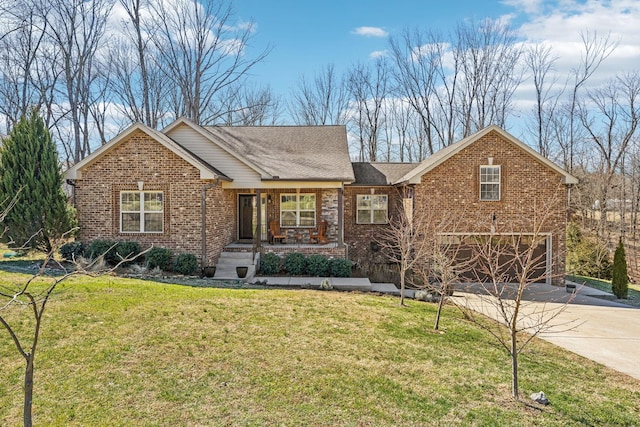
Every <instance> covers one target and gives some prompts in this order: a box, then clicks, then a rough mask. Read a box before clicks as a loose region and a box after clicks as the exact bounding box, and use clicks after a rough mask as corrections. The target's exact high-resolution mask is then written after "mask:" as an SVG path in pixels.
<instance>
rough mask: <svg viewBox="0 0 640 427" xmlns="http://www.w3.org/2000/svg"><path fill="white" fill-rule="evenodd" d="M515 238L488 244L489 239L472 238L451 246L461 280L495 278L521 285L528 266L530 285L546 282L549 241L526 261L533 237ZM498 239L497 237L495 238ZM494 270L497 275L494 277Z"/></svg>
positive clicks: (534, 251) (538, 247) (484, 280)
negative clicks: (524, 270)
mask: <svg viewBox="0 0 640 427" xmlns="http://www.w3.org/2000/svg"><path fill="white" fill-rule="evenodd" d="M527 237H528V236H514V237H511V236H509V238H507V239H504V238H503V239H502V240H501V241H495V240H494V241H492V242H491V244H489V243H488V241H487V238H488V236H486V237H485V236H469V237H467V238H465V239H461V240H463V241H462V242H461V243H460V244H457V245H452V246H451V247H450V253H451V254H452V256H454V257H455V258H456V260H457V264H458V265H459V266H460V268H459V271H458V273H459V275H460V276H461V278H462V279H464V280H468V281H473V282H478V281H480V282H490V281H492V276H495V277H496V279H497V280H499V281H500V282H518V281H519V280H518V277H520V276H521V275H522V271H523V269H524V267H528V272H527V282H530V283H533V282H542V283H544V282H545V281H546V273H547V242H546V240H545V241H543V242H541V243H540V244H538V245H537V246H536V247H535V248H534V249H533V252H531V258H530V261H527V257H528V255H529V254H528V253H527V252H528V250H529V248H530V244H531V238H527ZM494 239H495V236H494ZM491 271H496V272H497V273H494V274H492V273H491Z"/></svg>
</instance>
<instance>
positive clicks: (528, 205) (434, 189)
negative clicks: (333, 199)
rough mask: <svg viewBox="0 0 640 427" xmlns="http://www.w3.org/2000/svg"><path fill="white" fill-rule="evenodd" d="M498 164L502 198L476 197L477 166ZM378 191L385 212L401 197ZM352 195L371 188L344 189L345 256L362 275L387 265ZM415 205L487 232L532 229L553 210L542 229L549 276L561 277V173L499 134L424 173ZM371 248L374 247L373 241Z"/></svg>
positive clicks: (374, 230) (373, 228)
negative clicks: (359, 220) (384, 198)
mask: <svg viewBox="0 0 640 427" xmlns="http://www.w3.org/2000/svg"><path fill="white" fill-rule="evenodd" d="M489 157H491V158H493V164H494V165H499V166H500V167H501V198H500V200H499V201H480V195H479V193H480V182H479V170H480V166H481V165H488V163H489V160H488V158H489ZM374 189H375V193H376V194H383V193H384V194H387V193H388V194H389V195H390V196H393V197H390V203H389V213H390V214H392V212H393V209H394V206H397V203H399V201H400V200H401V198H400V196H399V194H398V192H397V190H395V189H394V188H392V187H375V188H374ZM356 194H370V188H366V187H349V186H346V187H345V241H346V243H347V244H348V246H349V257H350V258H351V259H352V260H353V261H354V262H357V263H358V265H359V266H360V267H361V268H363V270H364V272H365V274H366V273H367V272H368V270H374V269H375V268H374V267H378V268H379V267H380V265H382V264H381V263H383V262H384V263H388V261H386V260H385V258H386V257H385V256H384V255H383V254H381V253H380V251H377V252H376V251H375V250H374V249H372V245H371V242H374V241H375V240H376V238H377V236H379V232H380V230H381V227H383V226H379V225H358V224H356V223H355V221H356V220H355V215H356V211H355V203H356ZM414 203H415V205H416V207H417V209H419V206H420V205H422V204H425V205H426V204H428V205H429V206H430V208H431V212H433V214H434V215H436V216H435V217H436V218H439V217H440V218H456V219H460V221H458V222H456V228H455V229H452V230H443V231H451V232H468V233H470V234H472V233H487V232H489V231H490V230H491V225H492V223H493V218H494V216H495V218H496V222H495V224H494V227H495V229H496V231H498V232H504V233H508V232H522V233H526V232H530V231H531V227H532V225H531V221H532V218H534V217H535V215H536V213H537V214H539V213H540V211H541V210H542V207H543V206H548V207H550V208H551V212H552V213H551V215H549V216H548V218H547V221H545V223H544V224H543V226H542V230H541V231H542V232H547V233H551V234H552V254H553V270H552V280H553V282H556V283H561V282H562V281H563V275H564V269H565V229H566V206H567V190H566V187H565V185H564V184H563V177H562V176H561V175H560V174H558V173H557V172H555V171H553V170H551V169H550V168H548V167H547V166H546V165H544V164H542V163H540V162H538V161H537V160H535V159H534V158H533V157H532V156H531V155H529V154H528V153H526V152H525V151H523V150H521V149H520V148H518V147H517V146H515V145H514V144H511V143H510V142H508V141H506V140H504V139H503V138H502V137H501V136H500V135H499V134H498V133H496V132H490V133H488V134H487V135H485V136H484V137H482V138H481V139H479V140H478V141H476V142H474V143H472V144H471V145H470V146H468V147H466V148H465V149H463V150H462V151H460V152H459V153H457V154H455V155H454V156H452V157H451V158H449V159H448V160H446V161H445V162H444V163H442V164H441V165H439V166H437V167H436V168H434V169H433V170H431V171H429V172H428V173H426V174H424V175H423V176H422V180H421V182H420V184H418V185H416V186H415V199H414ZM374 246H375V245H374Z"/></svg>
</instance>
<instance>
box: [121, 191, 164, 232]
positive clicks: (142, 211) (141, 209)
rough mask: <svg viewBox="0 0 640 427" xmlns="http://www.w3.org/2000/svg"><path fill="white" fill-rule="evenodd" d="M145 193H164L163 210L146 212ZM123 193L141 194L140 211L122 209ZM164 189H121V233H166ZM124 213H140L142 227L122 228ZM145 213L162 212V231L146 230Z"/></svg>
mask: <svg viewBox="0 0 640 427" xmlns="http://www.w3.org/2000/svg"><path fill="white" fill-rule="evenodd" d="M145 193H160V194H162V210H160V211H149V212H146V211H145V210H144V195H145ZM123 194H139V195H140V210H138V211H125V210H123V209H122V196H123ZM164 202H165V199H164V191H157V190H148V191H147V190H145V191H137V190H126V191H121V192H120V233H122V234H132V233H133V234H162V233H164ZM124 213H139V214H140V229H139V230H138V231H130V230H129V231H125V230H123V229H122V223H123V220H122V214H124ZM145 213H154V214H160V215H161V217H162V230H160V231H145V229H144V228H145V227H144V214H145Z"/></svg>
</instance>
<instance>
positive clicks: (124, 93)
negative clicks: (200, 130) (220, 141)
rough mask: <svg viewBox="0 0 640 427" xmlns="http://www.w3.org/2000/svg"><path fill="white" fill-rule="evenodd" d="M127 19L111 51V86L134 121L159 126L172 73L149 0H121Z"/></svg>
mask: <svg viewBox="0 0 640 427" xmlns="http://www.w3.org/2000/svg"><path fill="white" fill-rule="evenodd" d="M118 3H119V5H120V6H121V7H122V8H123V9H124V11H125V13H126V16H127V19H126V20H125V21H124V22H123V26H124V30H123V34H122V36H121V37H120V38H119V39H118V40H116V42H115V43H113V45H112V47H111V49H110V53H109V65H110V67H109V68H110V73H111V75H112V78H111V80H110V89H111V93H112V95H113V96H114V97H115V100H117V101H118V102H117V105H119V106H121V110H122V111H121V112H122V113H123V114H124V115H125V116H126V117H127V118H128V119H129V120H130V121H133V122H141V123H144V124H146V125H147V126H149V127H151V128H153V129H156V128H158V126H160V124H161V121H162V118H163V117H164V116H165V114H166V110H167V106H166V105H165V104H166V101H165V92H166V86H167V85H168V84H169V83H168V81H167V80H168V76H167V74H166V73H163V72H162V65H161V61H160V58H158V56H159V54H158V52H157V50H156V49H155V46H154V44H153V42H152V39H153V36H154V35H155V33H156V31H157V29H156V28H155V27H154V26H153V25H154V20H153V19H151V13H152V10H151V7H150V4H149V1H148V0H118Z"/></svg>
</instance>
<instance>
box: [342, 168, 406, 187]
mask: <svg viewBox="0 0 640 427" xmlns="http://www.w3.org/2000/svg"><path fill="white" fill-rule="evenodd" d="M352 165H353V172H354V174H355V176H356V180H355V182H353V183H352V185H391V184H393V183H394V182H395V181H397V180H398V179H399V178H400V177H402V176H404V175H405V174H406V173H408V172H409V171H411V170H413V169H415V167H416V166H418V163H377V162H376V163H360V162H354V163H353V164H352Z"/></svg>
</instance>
